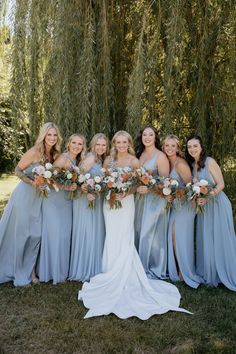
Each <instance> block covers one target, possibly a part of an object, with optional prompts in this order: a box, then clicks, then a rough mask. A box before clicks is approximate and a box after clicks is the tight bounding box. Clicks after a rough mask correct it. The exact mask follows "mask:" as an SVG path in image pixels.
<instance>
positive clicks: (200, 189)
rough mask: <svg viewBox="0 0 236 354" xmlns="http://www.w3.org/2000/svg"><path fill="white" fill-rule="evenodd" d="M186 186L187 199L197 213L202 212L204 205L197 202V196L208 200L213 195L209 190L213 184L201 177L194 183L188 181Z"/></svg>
mask: <svg viewBox="0 0 236 354" xmlns="http://www.w3.org/2000/svg"><path fill="white" fill-rule="evenodd" d="M186 188H187V200H188V201H191V204H192V207H193V208H195V211H196V213H197V214H199V213H203V212H204V206H203V205H199V204H198V199H199V198H204V199H206V200H210V199H211V198H212V197H213V196H212V194H211V191H212V190H213V188H214V186H213V185H211V184H210V183H209V182H208V181H207V180H205V179H201V180H200V181H198V182H195V183H188V184H187V185H186Z"/></svg>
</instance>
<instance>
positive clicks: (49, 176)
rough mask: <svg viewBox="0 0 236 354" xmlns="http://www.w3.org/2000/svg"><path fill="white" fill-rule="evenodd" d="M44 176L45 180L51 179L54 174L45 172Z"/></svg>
mask: <svg viewBox="0 0 236 354" xmlns="http://www.w3.org/2000/svg"><path fill="white" fill-rule="evenodd" d="M43 176H44V177H45V178H51V177H52V172H51V171H45V172H44V174H43Z"/></svg>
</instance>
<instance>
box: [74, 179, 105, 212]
mask: <svg viewBox="0 0 236 354" xmlns="http://www.w3.org/2000/svg"><path fill="white" fill-rule="evenodd" d="M79 181H80V183H82V185H81V188H82V190H86V192H87V193H88V201H89V203H88V207H89V208H91V209H95V205H96V204H95V201H96V197H97V196H99V195H100V193H101V192H102V189H103V176H100V175H97V176H93V177H92V176H91V175H90V173H86V174H85V175H80V176H79ZM92 196H93V198H92Z"/></svg>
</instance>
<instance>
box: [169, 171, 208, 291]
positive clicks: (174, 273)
mask: <svg viewBox="0 0 236 354" xmlns="http://www.w3.org/2000/svg"><path fill="white" fill-rule="evenodd" d="M170 177H171V178H175V179H176V180H177V181H178V182H179V186H180V187H183V186H184V182H183V181H182V179H181V177H180V176H179V175H178V173H177V172H176V169H175V167H174V168H173V169H172V171H171V173H170ZM194 218H195V212H194V210H193V209H192V208H191V206H190V205H189V203H186V202H185V203H181V206H177V204H176V203H175V202H174V207H173V208H172V209H171V212H170V218H169V225H168V272H169V277H170V279H171V280H173V281H179V280H180V278H179V275H178V270H177V266H176V261H175V255H174V249H173V240H172V225H173V224H174V229H175V243H176V255H177V262H178V266H179V269H180V272H181V274H182V276H183V279H184V281H185V283H186V284H188V285H189V286H191V287H192V288H197V287H198V286H199V284H200V283H201V282H202V279H201V278H200V277H199V276H198V275H197V274H196V269H195V256H194Z"/></svg>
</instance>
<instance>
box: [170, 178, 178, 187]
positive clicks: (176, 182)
mask: <svg viewBox="0 0 236 354" xmlns="http://www.w3.org/2000/svg"><path fill="white" fill-rule="evenodd" d="M170 184H171V186H175V187H178V185H179V182H178V181H177V180H176V179H173V180H172V181H171V182H170Z"/></svg>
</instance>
